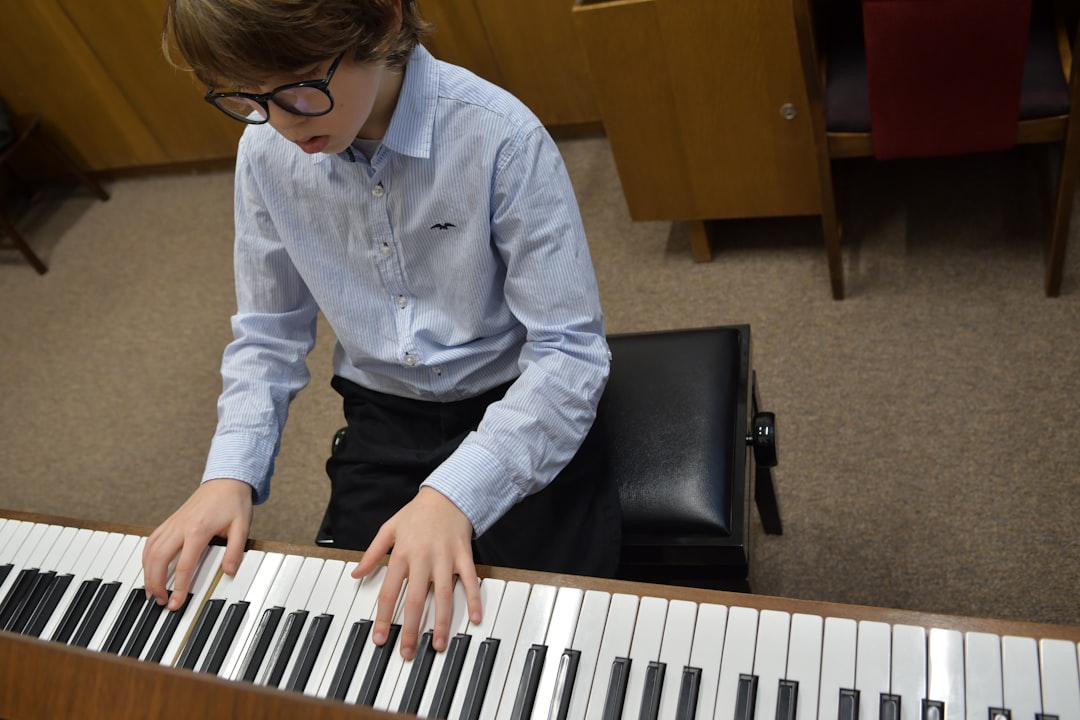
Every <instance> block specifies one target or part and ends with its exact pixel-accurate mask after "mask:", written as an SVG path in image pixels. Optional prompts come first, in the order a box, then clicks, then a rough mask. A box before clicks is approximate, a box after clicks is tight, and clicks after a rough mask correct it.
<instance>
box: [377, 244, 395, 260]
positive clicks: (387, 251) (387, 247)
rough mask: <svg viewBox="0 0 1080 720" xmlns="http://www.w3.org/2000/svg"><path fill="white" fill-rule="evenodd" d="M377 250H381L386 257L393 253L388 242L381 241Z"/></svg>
mask: <svg viewBox="0 0 1080 720" xmlns="http://www.w3.org/2000/svg"><path fill="white" fill-rule="evenodd" d="M379 252H381V253H382V254H383V255H385V256H386V257H390V256H391V255H392V254H393V253H394V251H393V249H391V247H390V243H383V244H382V246H381V247H380V248H379Z"/></svg>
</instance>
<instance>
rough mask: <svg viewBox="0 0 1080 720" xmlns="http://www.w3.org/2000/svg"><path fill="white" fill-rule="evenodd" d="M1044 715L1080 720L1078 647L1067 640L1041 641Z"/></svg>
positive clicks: (1061, 719) (1040, 654) (1040, 656)
mask: <svg viewBox="0 0 1080 720" xmlns="http://www.w3.org/2000/svg"><path fill="white" fill-rule="evenodd" d="M1039 660H1040V663H1041V665H1040V669H1041V671H1042V700H1043V712H1044V713H1047V714H1050V715H1057V716H1058V720H1080V673H1078V671H1077V645H1076V643H1072V642H1068V641H1067V640H1040V641H1039Z"/></svg>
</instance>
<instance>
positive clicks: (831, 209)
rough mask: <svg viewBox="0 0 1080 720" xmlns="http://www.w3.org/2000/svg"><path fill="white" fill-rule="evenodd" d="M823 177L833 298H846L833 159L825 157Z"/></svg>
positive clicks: (823, 223) (823, 225) (823, 212)
mask: <svg viewBox="0 0 1080 720" xmlns="http://www.w3.org/2000/svg"><path fill="white" fill-rule="evenodd" d="M820 162H821V163H822V167H821V170H820V172H819V175H820V179H821V232H822V234H823V235H824V237H825V257H826V258H827V259H828V262H829V281H830V283H831V284H832V296H833V300H843V299H844V261H843V256H842V255H841V253H840V236H841V226H840V220H839V215H840V212H839V208H838V204H837V201H836V190H835V189H834V188H833V174H832V160H831V159H830V158H827V157H826V158H823V159H822V160H820Z"/></svg>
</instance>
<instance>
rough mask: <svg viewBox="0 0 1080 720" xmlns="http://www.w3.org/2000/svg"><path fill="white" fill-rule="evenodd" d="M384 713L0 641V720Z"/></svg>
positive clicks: (758, 604)
mask: <svg viewBox="0 0 1080 720" xmlns="http://www.w3.org/2000/svg"><path fill="white" fill-rule="evenodd" d="M0 517H7V518H11V519H15V520H28V521H31V522H42V523H50V524H55V525H63V526H66V527H84V528H90V529H93V530H106V531H110V532H121V533H126V534H134V535H146V534H148V533H149V532H150V530H149V529H148V528H145V527H140V526H128V525H120V524H116V523H106V522H97V521H87V520H80V519H76V518H64V517H55V516H49V515H42V514H37V513H25V512H18V511H10V510H0ZM248 549H252V550H264V551H269V552H279V553H284V554H292V555H302V556H313V557H323V558H337V559H342V560H355V559H357V558H359V557H360V556H361V555H362V553H358V552H354V551H346V550H334V549H332V548H323V547H319V546H315V545H293V544H288V543H279V542H270V541H261V540H252V541H249V542H248ZM478 571H479V573H480V575H481V577H493V578H499V579H503V580H520V581H523V582H527V583H533V584H535V583H543V584H548V585H555V586H570V587H576V588H582V589H585V590H604V591H607V592H612V593H615V592H623V593H631V594H635V595H652V596H655V597H663V598H667V599H669V600H673V599H679V600H689V601H692V602H696V603H703V602H710V603H718V604H721V605H727V606H729V607H730V606H742V607H751V608H756V609H758V610H767V609H768V610H782V611H785V612H789V613H807V614H812V615H820V616H822V617H846V618H851V619H853V620H875V621H878V622H887V623H890V624H908V625H917V626H922V627H928V628H929V627H940V628H947V629H952V630H959V631H962V632H964V631H981V632H989V633H995V634H998V635H1019V636H1023V637H1034V638H1058V639H1063V640H1070V641H1072V642H1080V626H1069V625H1052V624H1045V623H1032V622H1026V621H1013V620H1000V619H992V618H974V617H964V616H953V615H943V614H934V613H924V612H918V611H910V610H897V609H888V608H875V607H869V606H862V605H846V604H841V603H830V602H820V601H812V600H797V599H790V598H781V597H772V596H765V595H747V594H742V593H732V592H724V591H719V590H702V589H696V588H686V587H677V586H669V585H651V584H648V583H637V582H626V581H621V580H605V579H601V578H590V577H581V576H576V575H559V574H551V573H541V572H531V571H524V570H513V569H509V568H494V567H491V568H489V567H483V566H481V567H478ZM391 715H392V714H390V713H385V712H380V711H377V710H373V709H371V708H365V707H356V706H350V705H345V704H343V703H340V702H335V701H330V700H321V699H318V698H310V697H306V696H303V695H300V694H298V693H287V692H282V691H279V690H275V689H270V688H264V687H256V686H252V685H249V684H246V683H236V682H230V681H226V680H222V679H220V678H217V677H214V676H207V675H203V674H198V673H193V672H190V671H187V670H178V669H175V668H170V667H163V666H160V665H154V664H149V663H142V662H138V661H136V660H133V659H130V658H122V657H116V656H113V655H108V654H102V653H95V652H90V651H88V650H83V649H81V648H72V647H69V646H66V645H57V644H54V643H50V642H46V641H43V640H39V639H36V638H27V637H23V636H20V635H14V634H11V633H7V632H0V719H3V720H23V718H35V719H36V718H67V717H76V716H78V717H83V718H90V719H91V720H93V718H98V717H101V718H105V717H109V718H155V719H163V720H169V719H170V718H177V719H180V718H183V719H184V720H189V719H190V718H191V717H207V718H237V717H242V718H295V717H305V718H315V719H318V720H322V719H326V720H337V719H338V718H357V717H365V718H384V717H389V716H391Z"/></svg>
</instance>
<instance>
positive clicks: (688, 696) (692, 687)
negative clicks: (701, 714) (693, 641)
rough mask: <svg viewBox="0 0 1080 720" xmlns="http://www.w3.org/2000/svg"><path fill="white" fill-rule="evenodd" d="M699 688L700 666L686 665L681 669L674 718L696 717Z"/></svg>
mask: <svg viewBox="0 0 1080 720" xmlns="http://www.w3.org/2000/svg"><path fill="white" fill-rule="evenodd" d="M700 690H701V668H697V667H691V666H689V665H687V666H686V667H684V668H683V671H682V683H680V684H679V703H678V705H677V706H676V708H675V720H694V718H695V717H697V704H698V692H699V691H700Z"/></svg>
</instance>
